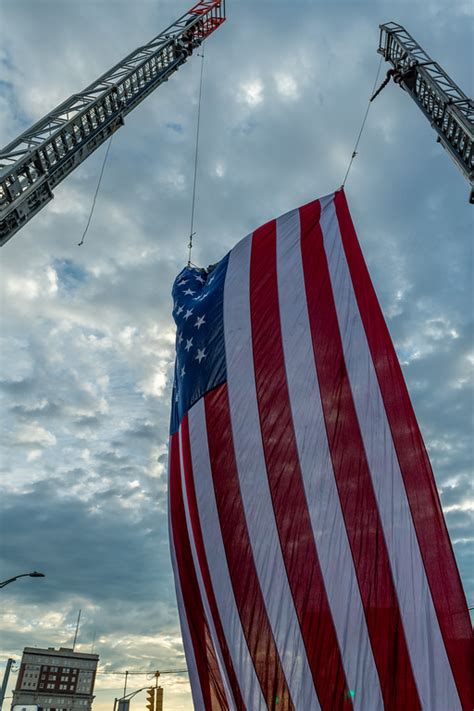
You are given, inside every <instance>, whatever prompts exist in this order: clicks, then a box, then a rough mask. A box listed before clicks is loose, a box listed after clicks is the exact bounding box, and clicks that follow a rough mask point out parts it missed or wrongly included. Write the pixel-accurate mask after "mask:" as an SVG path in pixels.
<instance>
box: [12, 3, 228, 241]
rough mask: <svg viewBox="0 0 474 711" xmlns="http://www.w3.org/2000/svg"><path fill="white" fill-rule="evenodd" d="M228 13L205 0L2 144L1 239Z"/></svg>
mask: <svg viewBox="0 0 474 711" xmlns="http://www.w3.org/2000/svg"><path fill="white" fill-rule="evenodd" d="M224 20H225V0H201V2H198V3H197V4H196V5H194V7H192V8H191V10H189V12H187V13H185V14H184V15H183V16H182V17H180V18H179V19H178V20H176V22H174V23H173V24H172V25H170V26H169V27H167V28H166V30H164V31H163V32H161V34H159V35H158V36H157V37H155V38H154V39H152V40H151V41H150V42H149V43H148V44H146V45H143V46H142V47H138V49H136V50H135V51H134V52H132V53H131V54H129V55H128V56H127V57H125V59H123V60H122V61H121V62H119V63H118V64H116V65H115V66H114V67H112V69H110V70H109V71H108V72H106V73H105V74H103V75H102V76H101V77H99V79H97V80H96V81H95V82H93V83H92V84H91V85H90V86H88V87H87V88H86V89H84V91H81V92H80V93H79V94H73V95H72V96H71V97H69V99H67V100H66V101H65V102H64V103H62V104H61V105H60V106H58V107H57V108H56V109H54V110H53V111H51V112H50V113H49V114H48V115H47V116H45V117H44V118H42V119H41V120H40V121H38V123H36V124H35V125H34V126H32V127H31V128H30V129H28V130H27V131H25V132H24V133H22V135H21V136H19V137H18V138H17V139H15V140H14V141H13V142H12V143H10V144H9V145H8V146H6V147H5V148H4V149H3V150H1V151H0V246H3V245H4V244H5V242H7V241H8V240H9V239H10V237H12V236H13V235H14V234H15V232H17V231H18V230H19V229H20V228H21V227H22V226H23V225H24V224H26V223H27V222H28V221H29V220H31V218H32V217H33V216H34V215H36V213H37V212H39V210H41V208H42V207H44V205H46V204H47V203H48V202H49V201H50V200H52V198H53V188H54V187H55V186H56V185H58V183H60V182H61V181H62V180H63V179H64V178H65V177H66V176H67V175H68V174H69V173H71V172H72V171H73V170H74V169H75V168H77V166H78V165H80V164H81V163H82V162H83V161H84V160H86V158H88V156H90V154H91V153H93V152H94V151H95V150H96V149H97V148H99V146H100V145H102V143H104V142H105V141H106V140H107V139H108V138H110V136H111V135H112V134H113V133H114V132H115V131H116V130H117V129H118V128H120V126H122V125H123V123H124V118H125V116H126V115H127V114H128V113H130V111H132V110H133V109H134V108H135V107H136V106H138V104H139V103H140V102H141V101H143V99H144V98H145V97H146V96H148V94H150V93H151V92H152V91H153V90H154V89H156V88H157V87H159V86H160V84H162V83H163V82H165V81H167V80H168V79H169V77H170V76H171V75H172V74H173V72H175V71H176V70H177V69H179V68H180V67H181V66H182V65H183V64H184V62H186V60H187V59H188V58H189V56H190V55H191V54H192V52H193V50H194V49H195V48H196V47H199V46H200V45H201V43H202V42H203V41H204V40H205V39H206V38H207V37H208V36H209V35H210V34H211V33H212V32H214V30H216V29H217V28H218V27H219V26H220V25H221V24H222V23H223V22H224Z"/></svg>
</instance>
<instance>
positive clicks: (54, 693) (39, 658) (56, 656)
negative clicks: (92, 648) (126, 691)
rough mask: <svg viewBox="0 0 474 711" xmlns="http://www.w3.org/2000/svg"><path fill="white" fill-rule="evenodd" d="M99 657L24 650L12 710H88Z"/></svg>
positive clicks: (53, 651)
mask: <svg viewBox="0 0 474 711" xmlns="http://www.w3.org/2000/svg"><path fill="white" fill-rule="evenodd" d="M98 661H99V655H98V654H82V653H80V652H73V651H72V649H66V648H65V647H61V648H60V649H54V647H48V649H39V648H37V647H25V649H24V650H23V657H22V659H21V666H20V671H19V672H18V680H17V684H16V688H15V690H14V692H13V702H12V706H13V707H16V708H14V711H21V708H22V707H26V706H37V707H39V708H41V709H42V711H90V710H91V707H92V701H93V699H94V695H93V691H94V683H95V675H96V670H97V664H98Z"/></svg>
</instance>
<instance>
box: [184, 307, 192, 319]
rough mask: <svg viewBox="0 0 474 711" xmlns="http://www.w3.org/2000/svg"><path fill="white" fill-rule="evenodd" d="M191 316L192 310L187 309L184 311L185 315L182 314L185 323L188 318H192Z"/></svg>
mask: <svg viewBox="0 0 474 711" xmlns="http://www.w3.org/2000/svg"><path fill="white" fill-rule="evenodd" d="M192 315H193V310H192V309H188V310H187V311H186V313H185V314H184V318H185V319H186V321H187V320H188V318H189V317H190V316H192Z"/></svg>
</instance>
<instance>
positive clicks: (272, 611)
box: [224, 236, 320, 711]
mask: <svg viewBox="0 0 474 711" xmlns="http://www.w3.org/2000/svg"><path fill="white" fill-rule="evenodd" d="M251 246H252V241H251V236H248V237H246V238H245V239H244V240H242V241H241V242H239V244H238V245H237V246H236V247H234V249H233V250H232V252H231V253H230V258H229V263H228V267H227V274H226V280H225V286H224V333H225V348H226V365H227V384H228V393H229V407H230V414H231V419H232V433H233V440H234V448H235V458H236V463H237V469H238V473H239V482H240V489H241V494H242V501H243V506H244V510H245V516H246V521H247V527H248V532H249V538H250V542H251V546H252V551H253V557H254V561H255V568H256V571H257V575H258V579H259V582H260V588H261V591H262V595H263V598H264V601H265V606H266V609H267V614H268V618H269V621H270V625H271V628H272V631H273V635H274V639H275V644H276V647H277V650H278V653H279V655H280V659H281V663H282V667H283V670H284V673H285V677H286V680H287V684H288V688H289V690H290V694H291V697H292V700H293V703H294V706H295V709H305V710H306V709H308V711H317V710H318V709H319V708H320V706H319V702H318V698H317V695H316V691H315V688H314V684H313V680H312V674H311V669H310V667H309V664H308V660H307V656H306V649H305V646H304V641H303V638H302V635H301V630H300V626H299V622H298V618H297V615H296V611H295V607H294V602H293V597H292V595H291V591H290V587H289V584H288V578H287V574H286V569H285V565H284V562H283V557H282V552H281V547H280V539H279V535H278V531H277V527H276V522H275V515H274V511H273V504H272V500H271V494H270V489H269V485H268V478H267V472H266V466H265V459H264V454H263V448H262V439H261V432H260V420H259V413H258V405H257V395H256V390H255V377H254V365H253V349H252V332H251V322H250V300H249V288H250V286H249V285H250V279H249V276H250V253H251Z"/></svg>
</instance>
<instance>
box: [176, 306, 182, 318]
mask: <svg viewBox="0 0 474 711" xmlns="http://www.w3.org/2000/svg"><path fill="white" fill-rule="evenodd" d="M181 311H184V309H183V307H182V306H180V307H179V308H178V310H177V311H176V315H177V316H179V314H180V313H181Z"/></svg>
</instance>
